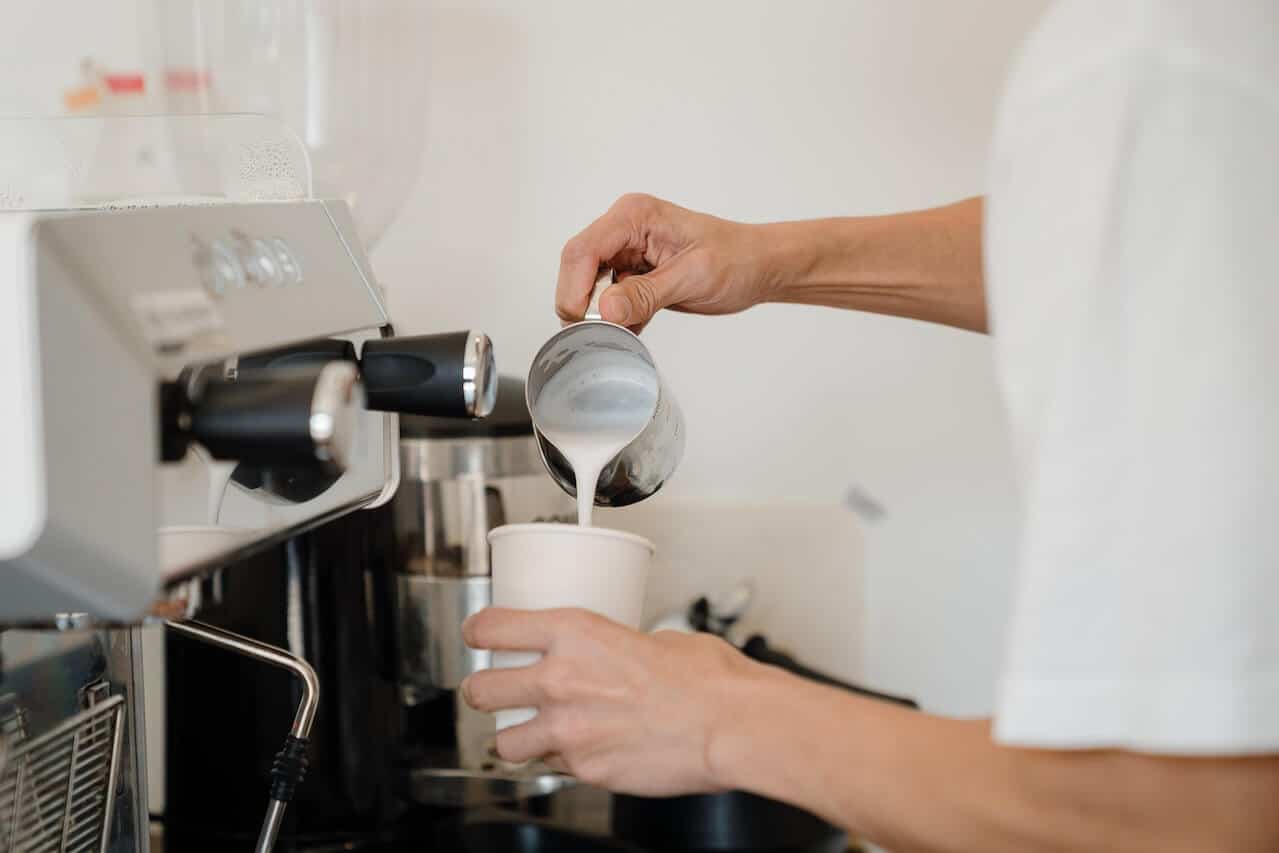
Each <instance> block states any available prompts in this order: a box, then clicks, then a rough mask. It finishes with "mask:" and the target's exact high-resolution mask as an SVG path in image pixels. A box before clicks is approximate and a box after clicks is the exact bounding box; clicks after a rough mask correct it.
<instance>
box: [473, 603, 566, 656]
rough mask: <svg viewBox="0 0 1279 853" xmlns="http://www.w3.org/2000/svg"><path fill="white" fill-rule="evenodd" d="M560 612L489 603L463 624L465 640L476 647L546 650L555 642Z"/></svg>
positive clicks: (523, 650)
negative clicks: (511, 607) (489, 604)
mask: <svg viewBox="0 0 1279 853" xmlns="http://www.w3.org/2000/svg"><path fill="white" fill-rule="evenodd" d="M557 612H558V611H555V610H511V609H508V608H505V607H486V608H484V609H483V610H481V611H480V612H479V613H476V614H475V615H474V616H472V617H471V618H469V619H467V620H466V622H464V623H463V624H462V640H463V641H464V642H465V643H466V644H467V645H468V646H470V647H471V648H473V649H497V650H500V651H511V652H544V651H546V649H547V648H549V647H550V645H551V638H552V636H553V634H554V630H555V622H556V613H557Z"/></svg>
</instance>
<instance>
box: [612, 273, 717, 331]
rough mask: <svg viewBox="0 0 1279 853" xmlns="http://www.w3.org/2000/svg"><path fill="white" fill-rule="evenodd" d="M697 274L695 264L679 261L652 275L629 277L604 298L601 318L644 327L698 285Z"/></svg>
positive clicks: (633, 327) (632, 326)
mask: <svg viewBox="0 0 1279 853" xmlns="http://www.w3.org/2000/svg"><path fill="white" fill-rule="evenodd" d="M693 273H694V271H693V268H692V265H691V264H689V263H686V262H685V260H684V259H682V258H675V259H672V260H671V261H669V262H668V263H667V264H666V265H665V266H662V267H660V268H658V269H655V270H653V271H651V272H648V273H644V274H642V275H629V276H627V277H626V278H624V279H622V280H621V281H619V282H617V283H616V284H613V285H610V286H609V287H608V289H607V290H605V291H604V293H603V294H602V295H601V296H600V316H601V317H603V318H604V319H605V320H607V321H609V322H610V323H616V324H618V325H619V326H628V327H630V328H631V329H636V328H640V327H643V326H644V325H646V324H647V323H648V321H649V320H651V319H653V315H654V314H656V313H657V312H658V311H660V310H661V309H663V308H666V307H667V306H670V305H674V304H676V303H678V302H679V301H680V300H681V299H683V298H684V296H685V295H686V294H687V293H688V292H689V288H690V285H692V284H694V281H693Z"/></svg>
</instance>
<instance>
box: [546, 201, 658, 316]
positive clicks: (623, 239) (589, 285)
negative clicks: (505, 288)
mask: <svg viewBox="0 0 1279 853" xmlns="http://www.w3.org/2000/svg"><path fill="white" fill-rule="evenodd" d="M636 240H637V231H636V229H635V227H634V226H633V223H632V220H631V217H630V216H629V215H628V211H625V210H622V209H619V208H618V207H614V208H612V209H610V210H609V211H608V213H605V214H604V215H603V216H601V217H600V218H599V219H596V220H595V221H594V222H592V223H591V224H590V225H588V226H587V227H586V229H585V230H583V231H582V232H581V233H580V234H578V235H577V236H576V237H574V238H573V239H571V240H569V241H568V242H567V243H565V244H564V250H563V251H562V252H561V253H560V272H559V280H558V281H557V283H556V285H555V313H557V314H558V315H559V316H560V319H561V320H565V321H575V320H580V319H582V316H583V315H584V314H586V306H587V305H588V304H590V301H591V290H592V289H593V288H594V287H595V278H596V275H597V274H598V272H599V268H600V265H601V264H603V263H606V262H608V261H609V260H611V259H612V258H613V257H614V256H616V255H618V254H619V253H621V252H622V251H623V250H626V249H639V248H642V247H640V246H638V245H637V244H636V242H635V241H636Z"/></svg>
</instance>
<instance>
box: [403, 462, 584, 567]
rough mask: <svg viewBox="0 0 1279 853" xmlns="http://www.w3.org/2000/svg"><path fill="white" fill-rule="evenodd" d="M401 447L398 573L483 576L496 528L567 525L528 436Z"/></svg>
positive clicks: (566, 510)
mask: <svg viewBox="0 0 1279 853" xmlns="http://www.w3.org/2000/svg"><path fill="white" fill-rule="evenodd" d="M400 446H401V450H400V453H401V459H400V470H401V478H402V483H401V488H400V490H399V492H398V493H397V494H396V497H395V500H394V503H393V508H394V510H393V511H394V515H395V528H396V540H397V547H398V549H399V553H398V554H397V555H396V560H397V565H398V567H399V570H400V571H401V572H408V573H412V574H421V575H438V576H448V577H460V576H474V577H480V576H487V575H488V574H489V546H488V533H489V531H490V530H492V529H493V528H494V527H497V526H499V525H502V524H512V523H519V522H529V521H549V520H555V519H557V518H560V517H569V516H570V515H571V513H572V512H573V504H572V501H571V500H569V499H568V498H567V497H566V496H565V495H564V493H563V492H562V491H560V490H559V489H558V488H556V487H555V485H554V484H553V483H551V482H550V481H549V480H547V478H546V474H545V469H544V468H543V467H542V463H541V461H540V458H539V456H538V453H537V449H536V446H535V444H534V440H533V437H532V436H512V437H508V438H446V439H412V440H405V441H402V442H401V443H400Z"/></svg>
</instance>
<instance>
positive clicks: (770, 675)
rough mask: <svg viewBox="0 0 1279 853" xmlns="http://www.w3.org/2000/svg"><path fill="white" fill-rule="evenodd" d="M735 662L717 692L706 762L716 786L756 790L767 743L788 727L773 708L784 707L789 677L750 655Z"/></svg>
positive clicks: (728, 788)
mask: <svg viewBox="0 0 1279 853" xmlns="http://www.w3.org/2000/svg"><path fill="white" fill-rule="evenodd" d="M734 663H735V664H736V665H735V666H734V667H733V670H732V671H731V672H730V673H729V675H728V676H727V677H726V678H725V679H724V680H723V681H722V683H721V687H720V689H719V690H716V691H715V694H714V697H715V702H716V708H715V711H714V713H713V714H712V715H711V725H710V731H709V732H707V737H706V755H705V765H706V770H707V774H708V777H709V779H710V782H711V784H712V785H713V786H714V787H715V788H716V789H719V790H730V789H739V788H740V789H745V790H752V789H755V788H756V787H757V786H756V784H755V780H754V779H753V778H752V773H753V772H754V771H755V770H757V769H758V766H759V764H760V760H759V759H760V752H761V747H762V746H763V742H764V741H765V740H766V739H769V738H771V737H773V736H774V735H775V734H776V733H777V732H778V731H783V730H785V723H784V721H783V720H781V719H778V718H776V714H775V712H774V709H775V708H777V707H779V705H780V706H781V707H783V708H784V707H785V704H786V683H785V682H786V681H788V680H789V679H790V677H789V676H788V675H787V674H786V673H784V672H782V671H780V670H777V669H775V668H773V667H769V666H764V665H763V664H760V663H756V662H755V661H752V660H749V659H747V658H745V657H743V658H742V659H741V660H739V661H735V662H734Z"/></svg>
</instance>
